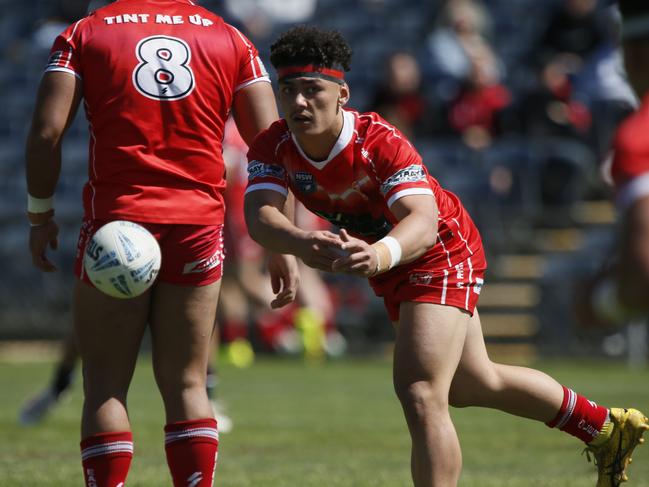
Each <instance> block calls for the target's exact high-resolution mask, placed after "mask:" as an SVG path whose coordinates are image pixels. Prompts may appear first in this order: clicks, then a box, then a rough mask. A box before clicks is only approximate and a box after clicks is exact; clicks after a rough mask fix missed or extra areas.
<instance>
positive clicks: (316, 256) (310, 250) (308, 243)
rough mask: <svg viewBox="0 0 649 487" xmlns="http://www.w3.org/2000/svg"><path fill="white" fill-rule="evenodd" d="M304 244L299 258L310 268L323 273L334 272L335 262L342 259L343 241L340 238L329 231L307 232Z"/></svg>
mask: <svg viewBox="0 0 649 487" xmlns="http://www.w3.org/2000/svg"><path fill="white" fill-rule="evenodd" d="M304 244H305V245H304V248H303V250H302V252H301V253H300V255H298V257H300V258H301V259H302V261H303V262H304V263H305V264H306V265H308V266H309V267H313V268H314V269H320V270H321V271H327V272H332V265H333V262H334V261H335V260H336V259H339V258H340V255H341V252H342V251H343V249H342V247H343V241H342V240H340V237H339V236H338V235H336V234H335V233H332V232H329V231H327V230H315V231H311V232H307V233H306V234H305V238H304Z"/></svg>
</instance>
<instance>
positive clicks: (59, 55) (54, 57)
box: [47, 51, 63, 66]
mask: <svg viewBox="0 0 649 487" xmlns="http://www.w3.org/2000/svg"><path fill="white" fill-rule="evenodd" d="M61 59H63V51H54V52H53V53H52V54H50V57H49V59H48V60H47V65H48V66H58V65H59V64H60V63H61Z"/></svg>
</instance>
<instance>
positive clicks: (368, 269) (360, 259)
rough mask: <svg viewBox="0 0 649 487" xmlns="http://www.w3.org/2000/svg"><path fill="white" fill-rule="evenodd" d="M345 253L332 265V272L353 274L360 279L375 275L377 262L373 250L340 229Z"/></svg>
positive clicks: (368, 245) (362, 241) (365, 243)
mask: <svg viewBox="0 0 649 487" xmlns="http://www.w3.org/2000/svg"><path fill="white" fill-rule="evenodd" d="M339 237H340V240H341V241H342V242H343V244H342V247H341V248H342V250H343V252H344V253H345V255H343V256H342V257H338V258H337V259H336V260H335V261H334V262H333V264H332V270H333V272H341V273H345V274H353V275H356V276H361V277H371V276H373V275H374V274H375V273H376V269H377V267H378V260H377V256H376V251H375V250H374V248H373V247H372V246H371V245H370V244H368V243H367V242H365V241H364V240H361V239H358V238H354V237H352V236H350V235H349V234H348V233H347V230H345V229H344V228H342V229H341V230H340V234H339Z"/></svg>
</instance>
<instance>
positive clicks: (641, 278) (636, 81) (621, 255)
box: [581, 1, 649, 331]
mask: <svg viewBox="0 0 649 487" xmlns="http://www.w3.org/2000/svg"><path fill="white" fill-rule="evenodd" d="M620 7H621V10H622V14H623V41H624V42H623V48H624V57H625V65H626V69H627V72H628V73H629V79H630V80H631V82H632V84H633V87H634V88H635V90H636V92H637V93H638V94H639V95H641V96H642V97H643V100H642V104H641V106H640V109H639V110H638V111H637V112H636V113H635V114H633V115H631V116H630V117H628V118H627V119H626V120H625V121H624V122H623V123H622V124H621V125H620V128H619V130H618V131H617V134H616V136H615V140H614V145H613V149H614V158H613V165H612V169H611V173H612V181H613V183H614V185H615V190H616V194H617V204H618V209H619V210H620V214H621V221H622V225H621V231H620V232H619V235H618V244H617V247H616V249H615V252H614V255H615V257H614V258H613V259H609V261H610V262H607V263H606V265H605V268H604V270H603V271H602V272H600V274H599V275H597V276H596V277H595V278H594V280H593V282H591V283H590V286H589V290H590V291H591V292H590V294H589V295H588V296H587V297H588V298H589V299H588V300H587V301H586V306H585V308H586V309H587V311H589V312H588V313H582V319H583V321H589V323H588V324H604V325H606V324H608V325H610V324H625V323H628V322H629V321H630V320H631V319H634V318H637V317H644V318H646V317H647V316H648V315H649V299H648V296H649V139H648V138H647V136H646V135H647V132H648V131H649V74H647V70H646V66H647V62H648V61H649V22H648V20H649V5H647V4H646V3H644V2H642V3H641V2H625V1H622V2H620ZM581 304H582V305H584V303H583V302H582V303H581ZM582 311H583V309H582ZM645 331H646V328H645Z"/></svg>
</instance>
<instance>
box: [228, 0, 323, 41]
mask: <svg viewBox="0 0 649 487" xmlns="http://www.w3.org/2000/svg"><path fill="white" fill-rule="evenodd" d="M224 3H225V11H226V12H227V13H228V14H229V15H230V16H231V17H232V19H233V20H236V21H238V22H240V23H241V25H242V26H243V27H244V29H245V32H247V33H248V34H249V35H250V36H251V37H252V38H253V39H255V41H256V42H260V41H262V40H264V39H267V38H268V37H269V36H270V35H271V34H272V32H273V30H274V29H276V28H277V27H278V26H282V25H287V24H295V23H301V22H308V21H309V20H310V19H311V18H312V17H313V14H314V13H315V10H316V7H317V3H318V1H317V0H225V2H224Z"/></svg>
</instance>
